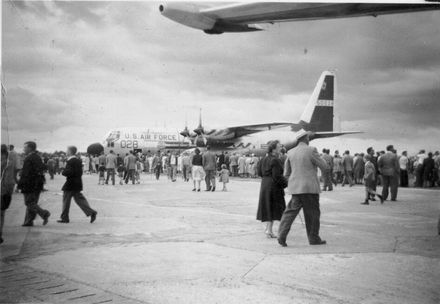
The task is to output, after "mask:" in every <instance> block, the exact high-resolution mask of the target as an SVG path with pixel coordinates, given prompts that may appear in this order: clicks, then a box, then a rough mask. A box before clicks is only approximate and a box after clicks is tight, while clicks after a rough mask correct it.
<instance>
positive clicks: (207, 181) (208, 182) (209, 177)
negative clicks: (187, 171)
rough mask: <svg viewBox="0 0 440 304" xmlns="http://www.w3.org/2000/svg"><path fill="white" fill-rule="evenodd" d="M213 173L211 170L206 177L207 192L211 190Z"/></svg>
mask: <svg viewBox="0 0 440 304" xmlns="http://www.w3.org/2000/svg"><path fill="white" fill-rule="evenodd" d="M210 175H211V172H210V170H206V175H205V183H206V190H209V189H211V176H210Z"/></svg>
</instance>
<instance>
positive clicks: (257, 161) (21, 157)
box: [0, 133, 440, 245]
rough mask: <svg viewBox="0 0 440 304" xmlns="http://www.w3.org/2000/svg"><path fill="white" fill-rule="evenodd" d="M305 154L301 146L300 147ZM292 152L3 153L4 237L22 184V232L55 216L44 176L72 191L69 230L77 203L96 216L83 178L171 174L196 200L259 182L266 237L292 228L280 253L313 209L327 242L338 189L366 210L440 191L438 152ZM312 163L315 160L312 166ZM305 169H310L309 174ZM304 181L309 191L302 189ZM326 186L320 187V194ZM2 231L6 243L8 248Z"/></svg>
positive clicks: (274, 147)
mask: <svg viewBox="0 0 440 304" xmlns="http://www.w3.org/2000/svg"><path fill="white" fill-rule="evenodd" d="M304 134H305V133H304ZM304 134H302V135H303V137H301V138H298V140H299V142H300V143H301V140H302V141H304V144H305V145H306V146H308V138H307V139H305V138H306V137H307V136H306V135H304ZM300 135H301V134H300ZM301 146H302V145H298V147H301ZM306 150H307V149H306ZM292 151H297V148H294V149H292V150H290V151H289V153H288V154H286V151H285V149H284V148H283V147H282V145H280V144H279V143H278V142H271V143H270V144H269V145H268V151H267V154H266V156H265V157H257V156H255V155H254V154H250V153H249V154H240V153H235V152H234V153H231V154H229V152H228V151H225V152H221V153H218V154H216V153H214V152H212V151H211V149H210V147H207V148H206V151H204V152H203V153H202V152H201V151H200V150H199V149H198V148H196V149H195V150H194V151H193V152H192V153H188V152H182V153H180V151H175V150H172V151H157V152H156V153H151V152H150V151H147V153H135V152H134V151H130V153H127V154H126V155H124V156H121V155H119V154H115V153H114V151H109V153H108V154H104V153H101V154H100V155H89V154H85V153H78V151H77V149H76V148H75V147H73V146H72V147H68V149H67V151H66V152H55V153H53V154H47V153H39V152H37V150H36V143H34V142H27V143H25V145H24V154H20V153H17V152H15V150H14V146H12V145H10V146H9V147H7V146H6V145H2V154H1V155H2V163H1V164H2V165H1V166H2V167H1V169H2V181H1V186H2V187H1V192H2V193H1V195H2V196H1V230H2V228H3V223H4V214H5V211H6V210H7V209H8V207H9V205H10V202H11V197H12V194H13V192H14V187H15V185H16V184H17V187H16V189H15V192H18V191H21V192H22V193H23V195H24V201H25V205H26V207H27V211H26V217H25V221H24V223H23V226H33V221H34V219H35V218H36V215H39V216H40V217H41V218H42V219H43V224H47V222H48V218H49V216H50V212H49V211H47V210H44V209H41V208H40V207H39V206H38V200H39V196H40V193H41V191H44V190H45V189H44V184H45V180H46V178H45V174H48V176H49V178H50V179H54V176H55V175H57V174H62V175H63V176H65V177H66V183H65V185H64V186H63V188H62V190H63V209H62V212H61V216H60V220H58V222H60V223H69V216H68V215H69V208H70V202H71V200H72V198H73V199H74V200H75V202H76V203H77V204H78V206H79V207H80V208H81V209H82V210H83V212H84V213H85V215H86V216H89V217H91V222H93V221H95V219H96V215H97V212H96V211H95V210H93V209H92V208H91V207H90V205H89V203H88V201H87V199H86V198H85V197H84V195H83V194H82V193H81V191H82V177H81V176H82V174H83V173H85V174H97V176H98V184H99V185H105V184H107V185H108V184H109V183H111V184H112V185H115V184H116V176H117V177H118V178H119V184H120V185H123V184H128V183H129V182H131V183H132V184H139V183H140V180H141V176H142V174H150V176H151V177H155V178H156V179H157V180H158V179H160V176H161V175H162V174H166V176H167V178H168V180H169V181H171V182H176V181H177V179H178V177H180V178H181V179H182V180H183V181H185V182H189V181H190V180H191V179H192V181H193V189H192V191H195V192H200V191H201V184H202V181H204V182H205V185H206V188H205V191H209V192H214V191H216V184H217V182H218V183H220V184H222V191H227V184H228V183H229V181H230V176H232V177H237V178H257V177H261V190H260V199H259V207H258V210H257V219H258V220H260V221H262V222H266V229H265V233H266V235H267V236H268V237H271V238H272V237H276V236H275V235H274V233H273V231H272V226H273V221H275V220H281V218H282V217H283V214H285V216H284V217H285V218H286V220H285V221H284V224H283V225H282V226H280V229H281V230H280V231H282V232H280V233H282V234H281V236H278V238H279V241H280V244H282V245H284V244H285V237H286V235H287V233H288V230H289V229H290V225H291V221H293V219H294V218H295V217H296V214H297V212H299V209H301V208H308V207H309V206H311V205H315V207H316V208H315V209H311V210H309V211H310V214H309V219H307V216H306V227H308V228H307V229H308V230H307V231H308V233H312V235H311V236H310V238H309V239H310V240H311V241H310V242H311V243H320V242H321V241H320V238H319V235H318V232H317V231H316V227H315V226H316V223H315V224H313V225H312V224H310V222H312V223H313V222H314V221H316V217H317V213H319V212H317V211H316V209H317V210H318V211H319V198H318V199H317V198H316V194H318V193H319V192H320V191H333V189H334V187H335V186H337V185H341V186H345V185H349V186H350V187H352V186H354V185H358V184H362V185H364V186H365V199H364V201H363V202H362V204H363V205H368V204H369V202H370V201H375V197H378V198H379V199H380V201H381V203H383V202H384V201H385V200H387V199H388V195H389V194H390V198H391V200H392V201H395V200H396V199H397V190H398V187H399V186H400V187H408V186H410V185H413V186H414V187H424V188H427V187H435V186H440V180H439V176H440V174H439V170H440V155H439V152H438V151H437V152H435V153H432V152H429V153H426V152H425V150H421V151H420V152H419V153H418V154H417V155H414V156H408V155H407V152H406V151H403V152H402V153H401V154H398V153H397V151H396V150H395V149H394V147H393V146H392V145H389V146H388V147H387V148H386V152H385V151H380V152H375V151H374V149H373V148H372V147H370V148H368V149H367V150H366V151H365V152H366V153H365V154H364V153H356V154H354V155H353V156H352V155H351V154H350V151H348V150H347V151H345V152H344V153H343V154H342V155H340V153H339V151H334V153H333V155H331V153H330V150H329V149H323V150H322V153H321V154H319V153H318V152H316V153H315V150H310V151H309V150H307V151H308V152H307V153H306V151H302V152H301V153H300V154H304V153H305V154H307V155H309V156H310V155H311V156H313V157H312V158H310V157H309V159H303V158H300V159H301V160H300V161H299V160H298V159H291V158H290V156H291V153H292ZM317 157H318V158H319V159H318V158H317ZM310 159H312V160H313V161H312V163H310ZM323 164H324V165H323ZM307 166H309V168H306V167H307ZM315 171H316V173H315ZM310 172H312V173H310ZM290 174H292V175H297V177H296V178H295V179H293V178H292V177H291V175H290ZM307 174H308V175H307ZM315 174H316V181H315V177H314V176H315ZM307 178H312V183H311V184H310V185H312V187H311V188H310V185H309V186H307ZM301 180H303V181H304V183H303V184H301V183H300V184H298V181H301ZM216 181H217V182H216ZM309 182H310V181H309ZM320 182H322V187H321V186H320ZM378 185H380V186H382V192H381V193H378V192H376V187H377V186H378ZM286 187H288V189H289V190H290V192H293V193H296V192H298V191H300V192H301V191H309V192H305V193H307V194H313V195H312V196H303V195H301V196H295V197H292V200H291V201H290V202H289V203H288V204H287V207H286V203H285V201H284V188H286ZM303 187H306V190H304V189H303V190H298V189H302V188H303ZM316 187H318V189H316ZM305 193H299V194H305ZM297 194H298V193H297ZM316 202H318V203H316ZM305 212H306V211H305ZM307 222H309V224H310V225H309V224H308V223H307ZM318 222H319V221H318ZM289 223H290V224H289ZM314 225H315V226H314ZM318 226H319V223H318ZM1 230H0V241H1V242H2V241H3V239H2V238H1V237H2V235H1ZM309 230H310V231H309ZM318 230H319V229H318ZM286 231H287V232H286Z"/></svg>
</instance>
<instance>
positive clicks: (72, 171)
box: [57, 146, 98, 224]
mask: <svg viewBox="0 0 440 304" xmlns="http://www.w3.org/2000/svg"><path fill="white" fill-rule="evenodd" d="M76 151H77V149H76V147H74V146H70V147H68V148H67V153H66V154H67V163H66V168H65V169H64V170H63V172H62V174H63V175H64V176H65V177H66V182H65V183H64V186H63V188H62V190H63V211H62V213H61V219H60V220H58V221H57V222H58V223H65V224H67V223H69V221H70V219H69V210H70V203H71V201H72V197H73V199H74V200H75V203H76V204H77V205H78V206H79V207H80V208H81V210H82V211H83V212H84V213H85V215H86V216H90V223H93V222H94V221H95V219H96V215H97V214H98V212H96V211H95V210H93V209H92V208H90V205H89V202H88V201H87V199H86V198H85V197H84V195H83V194H82V193H81V191H82V190H83V184H82V174H83V170H82V163H81V160H79V159H78V158H77V157H76V156H75V154H76Z"/></svg>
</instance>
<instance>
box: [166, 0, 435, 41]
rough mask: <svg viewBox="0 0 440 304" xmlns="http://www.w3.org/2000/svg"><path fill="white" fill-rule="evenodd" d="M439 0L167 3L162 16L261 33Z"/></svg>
mask: <svg viewBox="0 0 440 304" xmlns="http://www.w3.org/2000/svg"><path fill="white" fill-rule="evenodd" d="M438 2H439V1H436V0H431V1H425V0H410V1H389V0H388V1H384V2H378V1H369V2H363V3H360V2H359V1H353V0H351V1H350V0H348V1H343V2H342V1H341V2H337V1H334V2H316V1H311V2H250V3H249V2H242V3H235V4H228V5H220V6H213V5H212V4H211V5H209V4H201V3H197V4H195V3H189V2H167V3H164V4H160V5H159V11H160V13H161V14H162V15H163V16H165V17H167V18H169V19H171V20H173V21H175V22H178V23H180V24H183V25H185V26H188V27H191V28H194V29H199V30H202V31H204V32H205V33H206V34H222V33H226V32H254V31H261V30H262V29H263V28H262V27H261V26H260V24H273V23H277V22H287V21H304V20H321V19H336V18H349V17H363V16H373V17H377V16H379V15H386V14H398V13H408V12H418V11H427V10H438V9H440V3H438Z"/></svg>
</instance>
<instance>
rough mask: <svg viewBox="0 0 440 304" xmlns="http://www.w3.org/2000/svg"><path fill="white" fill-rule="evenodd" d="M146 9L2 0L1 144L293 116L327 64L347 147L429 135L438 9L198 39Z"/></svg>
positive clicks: (436, 84)
mask: <svg viewBox="0 0 440 304" xmlns="http://www.w3.org/2000/svg"><path fill="white" fill-rule="evenodd" d="M157 6H158V3H151V2H101V1H99V2H63V1H61V2H48V1H19V2H17V1H15V2H14V4H11V3H10V2H7V3H5V5H4V6H3V16H2V17H3V33H2V34H3V51H2V52H3V53H2V55H3V71H4V75H5V77H4V84H5V85H6V88H7V89H8V96H7V100H8V105H10V106H11V107H12V108H11V113H10V115H11V117H14V119H13V120H10V121H11V125H10V129H11V130H12V131H11V132H13V134H14V136H16V137H17V136H18V137H20V138H30V137H31V138H39V140H41V141H42V142H44V145H43V146H41V147H43V148H47V149H60V148H64V145H65V144H67V142H68V141H69V140H70V141H73V142H75V143H78V144H77V145H78V146H79V147H80V149H84V148H85V147H86V146H87V144H89V143H91V142H96V141H97V140H100V139H101V138H102V137H103V136H104V134H105V133H106V131H107V130H108V129H112V128H114V127H117V126H136V127H142V126H144V127H154V126H163V125H167V126H168V127H171V128H174V129H176V130H178V129H181V128H183V127H184V123H185V118H187V120H188V125H189V127H190V128H192V127H195V126H196V124H197V120H198V112H199V110H198V109H199V108H203V118H204V122H205V123H206V125H208V126H212V127H218V126H228V125H241V124H247V123H262V122H267V121H279V120H281V121H295V120H296V119H297V118H299V116H300V114H301V112H302V110H303V108H304V106H305V104H306V102H307V100H308V96H309V95H310V94H311V92H312V91H313V88H314V86H315V84H316V82H317V80H318V77H319V75H320V74H321V72H322V71H323V70H325V69H336V73H337V77H338V97H337V98H338V99H337V109H338V114H339V116H340V118H341V120H342V126H343V127H344V128H349V129H351V130H364V131H366V133H365V134H364V135H361V136H360V138H361V140H362V139H366V138H367V139H371V140H377V141H379V142H381V143H382V140H383V141H388V140H392V139H396V138H401V139H402V141H404V140H408V141H410V142H411V145H421V144H423V143H424V142H426V144H429V143H430V142H431V140H429V139H428V138H434V137H433V136H434V135H437V132H436V129H437V128H438V123H437V120H438V119H437V117H438V116H439V111H440V110H439V109H440V106H439V104H438V100H439V95H440V39H439V38H440V18H439V17H440V14H439V12H423V13H414V14H404V15H395V16H381V17H379V18H353V19H343V20H327V21H308V22H292V23H282V24H277V25H273V26H268V27H267V30H266V31H263V32H258V33H247V34H224V35H213V36H210V35H206V34H204V33H203V32H201V31H197V30H194V29H191V28H187V27H185V26H182V25H180V24H177V23H174V22H172V21H170V20H168V19H166V18H164V17H163V16H161V15H160V13H159V11H158V9H157ZM29 100H32V101H33V102H29ZM30 113H32V115H31V114H30ZM45 115H46V116H49V117H50V119H46V120H45V119H44V117H45ZM420 130H423V132H420ZM65 134H69V135H68V136H69V140H67V139H66V135H65ZM47 137H49V138H50V140H46V138H47ZM425 137H426V139H424V138H425ZM348 139H350V142H352V144H353V145H357V143H356V142H355V141H353V140H354V139H355V138H353V137H348ZM414 139H417V140H414ZM338 140H339V139H338ZM341 140H343V139H341ZM399 140H400V139H399ZM59 145H61V147H59Z"/></svg>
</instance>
